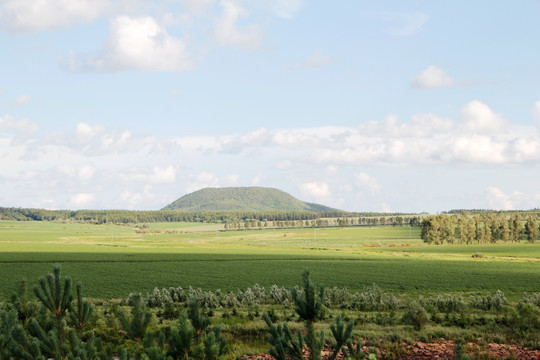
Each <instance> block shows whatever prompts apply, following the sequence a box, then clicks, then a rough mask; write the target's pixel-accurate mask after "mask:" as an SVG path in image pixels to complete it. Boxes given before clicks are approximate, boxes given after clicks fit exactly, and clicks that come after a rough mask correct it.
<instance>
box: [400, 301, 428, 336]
mask: <svg viewBox="0 0 540 360" xmlns="http://www.w3.org/2000/svg"><path fill="white" fill-rule="evenodd" d="M401 322H402V323H403V324H406V325H413V326H414V328H415V329H416V330H421V329H422V327H423V326H424V325H425V324H427V323H428V322H429V315H428V313H427V311H426V309H424V308H423V307H422V305H420V304H419V303H417V302H411V303H409V304H407V307H406V309H405V313H404V314H403V317H402V318H401Z"/></svg>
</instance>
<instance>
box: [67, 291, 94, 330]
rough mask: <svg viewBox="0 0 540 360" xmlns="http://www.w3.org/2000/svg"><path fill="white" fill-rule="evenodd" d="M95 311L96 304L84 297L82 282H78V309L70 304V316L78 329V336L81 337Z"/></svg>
mask: <svg viewBox="0 0 540 360" xmlns="http://www.w3.org/2000/svg"><path fill="white" fill-rule="evenodd" d="M93 313H94V306H93V305H90V303H89V302H88V300H86V299H84V298H83V297H82V284H81V283H78V284H77V309H74V308H73V306H72V305H71V304H69V317H70V320H71V323H72V325H73V326H74V328H75V329H76V330H77V336H78V337H79V338H80V337H81V332H82V330H83V328H84V327H85V326H86V325H87V324H88V321H89V320H90V317H91V316H92V314H93Z"/></svg>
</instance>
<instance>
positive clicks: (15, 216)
mask: <svg viewBox="0 0 540 360" xmlns="http://www.w3.org/2000/svg"><path fill="white" fill-rule="evenodd" d="M335 219H337V220H335ZM420 219H421V217H420V216H406V215H401V214H396V215H392V216H390V215H388V216H384V215H381V214H377V213H348V212H344V211H339V210H336V211H324V212H311V211H259V212H255V211H204V212H184V211H178V210H159V211H132V210H76V211H71V210H45V209H24V208H6V207H0V220H15V221H66V222H68V221H73V222H84V223H92V224H107V223H113V224H137V223H153V222H206V223H223V224H225V229H227V230H229V229H230V230H238V229H250V228H268V227H272V228H293V227H324V226H351V225H368V226H376V225H393V226H396V225H398V226H400V225H412V226H419V224H420Z"/></svg>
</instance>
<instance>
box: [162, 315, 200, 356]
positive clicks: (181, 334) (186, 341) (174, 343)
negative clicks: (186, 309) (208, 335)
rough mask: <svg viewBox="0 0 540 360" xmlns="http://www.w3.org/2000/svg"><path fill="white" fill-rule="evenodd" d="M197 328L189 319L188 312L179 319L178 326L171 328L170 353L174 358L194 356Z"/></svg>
mask: <svg viewBox="0 0 540 360" xmlns="http://www.w3.org/2000/svg"><path fill="white" fill-rule="evenodd" d="M194 337H195V329H194V328H193V326H191V324H190V323H189V321H188V317H187V314H186V313H182V314H181V315H180V318H179V319H178V327H176V328H173V329H172V330H171V337H170V339H169V351H168V353H167V354H168V355H170V356H172V357H173V358H174V359H179V360H188V359H189V358H190V357H192V355H193V354H192V352H193V351H192V348H193V343H194Z"/></svg>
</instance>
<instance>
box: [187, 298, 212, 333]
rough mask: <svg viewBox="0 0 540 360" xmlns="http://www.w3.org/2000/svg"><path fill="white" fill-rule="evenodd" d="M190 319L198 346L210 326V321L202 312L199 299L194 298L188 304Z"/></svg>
mask: <svg viewBox="0 0 540 360" xmlns="http://www.w3.org/2000/svg"><path fill="white" fill-rule="evenodd" d="M188 317H189V320H190V321H191V324H192V326H193V328H194V329H195V339H196V340H197V344H198V343H200V341H201V336H202V334H203V333H204V331H205V330H206V329H207V328H208V326H210V319H209V318H208V316H206V315H204V314H203V313H202V312H201V308H200V306H199V299H197V298H194V299H192V300H191V301H190V302H189V304H188Z"/></svg>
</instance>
